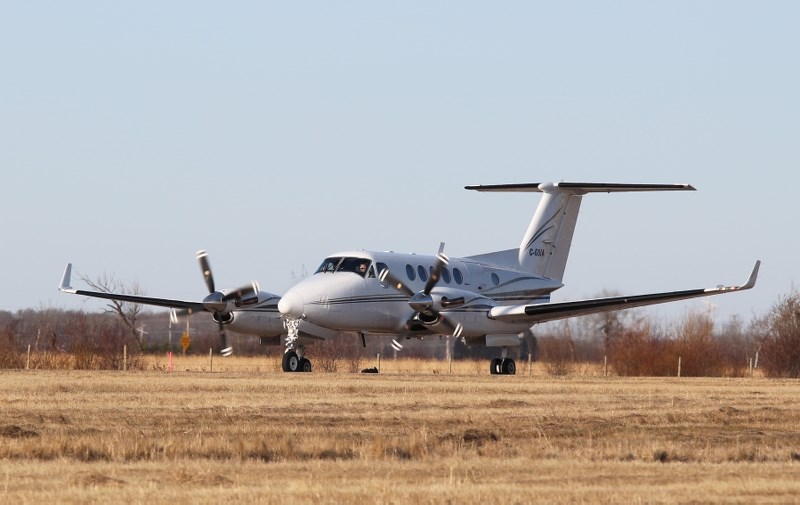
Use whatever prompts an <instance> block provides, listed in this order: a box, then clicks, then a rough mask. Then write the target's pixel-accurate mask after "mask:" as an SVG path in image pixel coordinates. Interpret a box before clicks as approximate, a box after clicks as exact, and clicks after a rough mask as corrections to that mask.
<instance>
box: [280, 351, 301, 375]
mask: <svg viewBox="0 0 800 505" xmlns="http://www.w3.org/2000/svg"><path fill="white" fill-rule="evenodd" d="M281 368H283V371H284V372H296V371H298V370H299V369H300V358H298V357H297V353H296V352H294V351H289V352H287V353H285V354H284V355H283V361H282V362H281Z"/></svg>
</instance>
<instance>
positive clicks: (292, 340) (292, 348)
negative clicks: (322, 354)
mask: <svg viewBox="0 0 800 505" xmlns="http://www.w3.org/2000/svg"><path fill="white" fill-rule="evenodd" d="M285 324H286V330H287V331H288V334H287V335H286V352H284V353H283V360H282V361H281V368H282V369H283V371H284V372H310V371H311V361H310V360H309V359H308V358H306V349H305V346H302V345H297V343H296V342H297V337H298V336H299V330H298V327H299V326H300V320H299V319H295V318H286V321H285Z"/></svg>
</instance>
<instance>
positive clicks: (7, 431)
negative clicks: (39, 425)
mask: <svg viewBox="0 0 800 505" xmlns="http://www.w3.org/2000/svg"><path fill="white" fill-rule="evenodd" d="M38 436H39V433H38V432H36V431H33V430H28V429H25V428H22V427H20V426H17V425H15V424H9V425H6V426H0V437H6V438H33V437H38Z"/></svg>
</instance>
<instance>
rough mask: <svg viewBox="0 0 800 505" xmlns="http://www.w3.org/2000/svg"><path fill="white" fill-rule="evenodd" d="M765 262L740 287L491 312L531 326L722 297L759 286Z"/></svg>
mask: <svg viewBox="0 0 800 505" xmlns="http://www.w3.org/2000/svg"><path fill="white" fill-rule="evenodd" d="M760 266H761V261H756V264H755V266H753V270H752V272H750V277H749V278H748V279H747V282H745V283H744V284H742V285H740V286H717V287H716V288H706V289H687V290H684V291H669V292H666V293H651V294H647V295H636V296H612V297H608V298H593V299H591V300H578V301H574V302H561V303H543V304H538V305H517V306H497V307H493V308H492V309H491V310H490V311H489V317H491V318H493V319H497V320H500V321H505V322H508V323H521V322H529V323H531V325H534V324H536V323H543V322H545V321H554V320H557V319H565V318H568V317H575V316H585V315H587V314H594V313H597V312H609V311H612V310H620V309H630V308H634V307H643V306H645V305H656V304H659V303H666V302H674V301H677V300H686V299H689V298H698V297H702V296H713V295H721V294H726V293H734V292H736V291H743V290H745V289H750V288H752V287H753V286H755V285H756V278H757V277H758V269H759V267H760Z"/></svg>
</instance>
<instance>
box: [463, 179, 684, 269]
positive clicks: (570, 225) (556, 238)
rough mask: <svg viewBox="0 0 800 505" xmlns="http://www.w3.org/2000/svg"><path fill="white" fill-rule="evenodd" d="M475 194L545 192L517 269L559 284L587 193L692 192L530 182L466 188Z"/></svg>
mask: <svg viewBox="0 0 800 505" xmlns="http://www.w3.org/2000/svg"><path fill="white" fill-rule="evenodd" d="M466 189H472V190H475V191H495V192H539V193H544V194H543V195H542V199H541V201H540V202H539V206H538V207H537V208H536V212H535V213H534V215H533V219H532V220H531V224H530V225H529V226H528V231H527V232H526V233H525V236H524V237H523V238H522V243H521V244H520V246H519V268H520V270H523V271H525V272H530V273H533V274H534V275H537V276H541V277H546V278H548V279H553V280H557V281H559V282H560V281H561V280H562V278H563V277H564V269H565V268H566V266H567V257H568V256H569V249H570V246H571V245H572V236H573V234H574V233H575V223H576V222H577V220H578V210H579V209H580V206H581V199H582V198H583V195H585V194H586V193H611V192H623V191H694V189H695V188H694V187H692V186H691V185H689V184H613V183H576V182H555V183H551V182H548V183H530V184H495V185H486V186H466Z"/></svg>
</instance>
